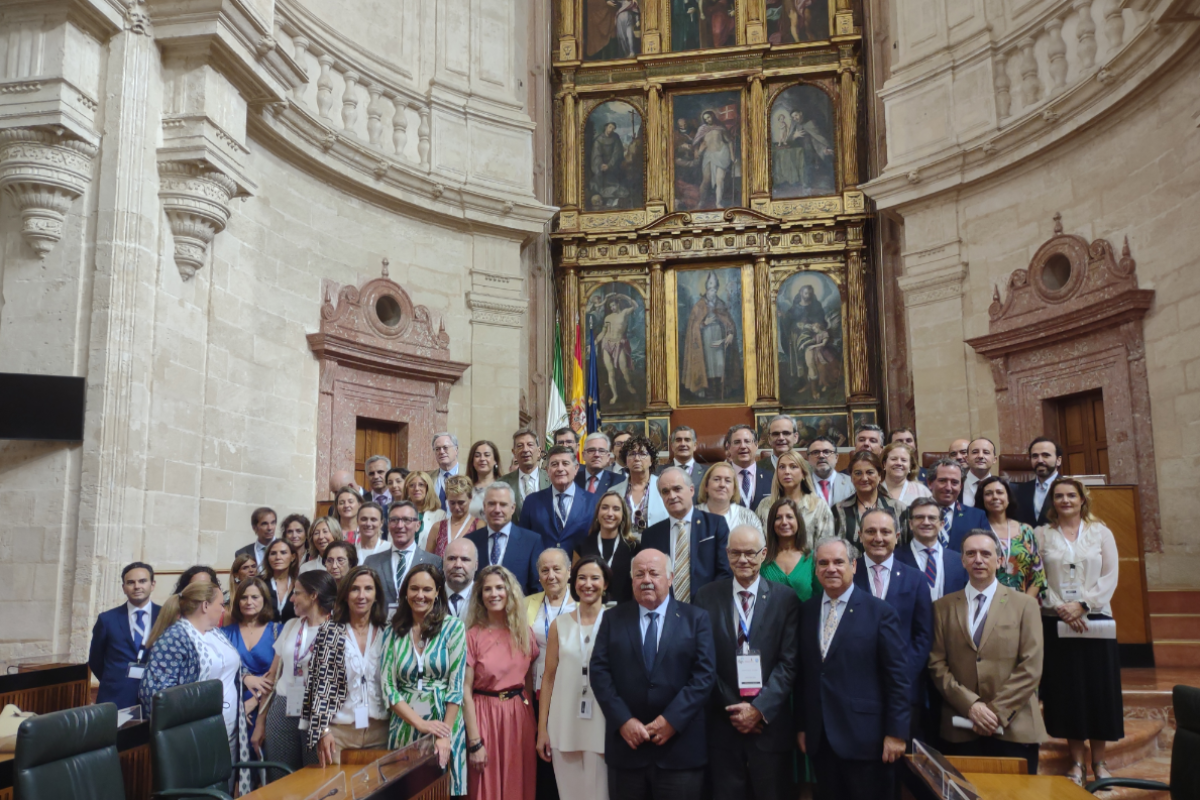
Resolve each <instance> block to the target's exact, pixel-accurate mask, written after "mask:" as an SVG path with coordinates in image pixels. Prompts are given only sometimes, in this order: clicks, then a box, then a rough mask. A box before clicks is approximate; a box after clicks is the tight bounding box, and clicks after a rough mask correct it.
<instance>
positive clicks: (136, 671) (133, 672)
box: [125, 648, 146, 681]
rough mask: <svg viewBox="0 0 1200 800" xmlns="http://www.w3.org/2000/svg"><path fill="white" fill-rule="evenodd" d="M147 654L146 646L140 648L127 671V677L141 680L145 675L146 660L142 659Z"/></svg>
mask: <svg viewBox="0 0 1200 800" xmlns="http://www.w3.org/2000/svg"><path fill="white" fill-rule="evenodd" d="M145 655H146V650H145V648H143V649H141V650H138V654H137V659H135V660H134V661H133V663H131V664H130V665H129V671H128V672H127V673H125V674H126V677H128V678H132V679H133V680H135V681H140V680H141V679H142V678H143V677H144V676H145V674H146V662H145V661H143V660H142V659H143V657H144V656H145Z"/></svg>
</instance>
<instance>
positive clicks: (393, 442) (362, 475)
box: [354, 417, 401, 489]
mask: <svg viewBox="0 0 1200 800" xmlns="http://www.w3.org/2000/svg"><path fill="white" fill-rule="evenodd" d="M400 427H401V426H400V423H399V422H383V421H382V420H377V419H366V418H365V417H359V418H358V419H357V421H356V425H355V431H354V482H355V483H357V484H358V485H359V486H361V487H363V488H364V489H368V488H370V484H368V483H367V459H368V458H370V457H371V456H387V457H388V458H389V459H391V461H392V466H396V465H398V464H399V463H400V461H401V458H400Z"/></svg>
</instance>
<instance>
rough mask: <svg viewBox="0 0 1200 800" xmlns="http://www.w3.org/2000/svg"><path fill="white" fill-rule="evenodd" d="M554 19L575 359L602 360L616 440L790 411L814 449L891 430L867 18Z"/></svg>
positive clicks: (565, 303)
mask: <svg viewBox="0 0 1200 800" xmlns="http://www.w3.org/2000/svg"><path fill="white" fill-rule="evenodd" d="M555 11H556V19H555V22H556V26H557V28H556V34H557V35H556V38H555V41H556V49H555V58H554V88H555V101H556V105H555V149H556V153H555V155H556V182H555V191H556V197H557V204H558V205H559V206H560V208H561V212H560V213H559V215H558V218H557V221H556V228H555V231H554V234H553V239H554V243H555V266H556V270H557V274H558V277H559V292H560V293H559V299H560V303H561V312H562V321H563V326H562V333H563V337H564V342H563V345H564V352H565V353H567V354H569V353H572V352H574V347H575V339H576V330H579V331H580V333H581V334H582V336H583V339H584V341H583V342H582V344H583V350H584V352H585V358H586V357H587V355H586V354H587V353H588V352H589V347H588V346H589V342H590V340H591V338H592V337H593V336H594V337H595V338H596V343H597V347H596V352H597V353H598V356H597V357H598V359H600V362H601V363H600V364H599V366H600V372H601V384H602V391H601V409H602V412H603V414H604V417H605V420H606V422H608V421H610V420H617V421H620V422H630V423H634V427H636V428H638V429H644V428H643V426H644V425H645V423H646V422H647V421H648V422H649V425H650V430H649V431H648V432H650V433H654V432H656V425H657V426H658V427H657V432H658V433H659V434H665V430H666V426H667V425H668V422H667V417H668V416H669V415H670V414H671V413H672V411H674V410H676V409H681V408H704V407H721V406H726V407H748V408H752V409H753V410H754V413H755V415H756V416H757V417H758V418H759V419H760V420H761V419H765V418H767V417H769V416H770V415H771V414H773V413H776V412H778V411H781V410H782V411H785V412H787V413H791V414H794V415H796V416H797V417H798V418H799V419H801V420H802V421H805V424H806V425H807V426H808V428H809V430H810V432H811V431H816V430H818V429H820V430H821V431H822V432H825V433H834V434H837V433H839V432H840V433H842V434H847V433H848V432H849V431H850V430H852V427H853V425H854V423H855V422H861V421H875V416H876V413H877V409H878V403H879V401H878V396H877V394H876V389H875V387H876V385H877V382H876V380H875V376H876V365H874V364H873V363H872V360H871V358H870V357H869V353H870V351H871V349H872V348H870V346H869V342H870V341H871V340H872V339H871V337H872V336H873V334H872V333H871V331H872V330H873V326H872V325H871V323H870V321H869V319H868V297H869V295H870V294H871V291H870V280H869V278H868V274H869V272H870V265H869V263H868V261H867V259H868V250H867V248H866V243H865V241H864V238H865V237H864V235H865V232H866V230H867V228H868V222H869V214H868V210H867V207H866V201H865V198H864V196H863V193H862V192H861V191H859V190H858V188H857V186H858V183H859V179H860V174H861V173H860V162H861V161H862V158H861V152H862V150H863V148H862V146H861V145H862V143H861V141H860V137H861V136H862V135H863V132H864V131H865V130H866V126H865V124H864V122H865V121H864V120H862V119H860V115H861V114H863V113H865V112H864V109H865V105H864V104H862V103H861V102H860V92H861V87H862V76H863V74H864V73H863V69H862V29H861V20H860V19H857V18H856V15H858V14H860V13H861V11H860V10H859V9H858V8H855V7H853V6H852V4H851V3H850V0H827V5H826V2H825V0H637V1H636V2H635V0H556V7H555ZM706 12H707V13H706ZM567 360H568V362H569V361H570V359H567ZM567 368H568V371H569V370H570V369H571V367H570V365H569V364H568V367H567ZM566 381H567V385H568V386H569V385H571V376H570V375H569V374H568V375H567V376H566ZM835 438H836V436H835Z"/></svg>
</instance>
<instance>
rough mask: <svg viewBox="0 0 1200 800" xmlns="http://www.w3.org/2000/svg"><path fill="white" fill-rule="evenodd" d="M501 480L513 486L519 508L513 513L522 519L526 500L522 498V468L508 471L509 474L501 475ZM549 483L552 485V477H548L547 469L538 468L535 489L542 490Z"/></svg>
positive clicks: (515, 516) (514, 496)
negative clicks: (522, 507) (522, 509)
mask: <svg viewBox="0 0 1200 800" xmlns="http://www.w3.org/2000/svg"><path fill="white" fill-rule="evenodd" d="M500 480H502V481H504V482H505V483H507V484H508V485H509V486H511V487H512V490H513V500H515V501H516V503H517V510H516V511H515V512H514V513H513V518H514V519H520V517H521V506H522V504H523V503H524V502H525V501H524V500H522V499H521V483H520V482H521V470H519V469H514V470H513V471H512V472H510V473H508V474H507V475H502V476H500ZM549 485H550V479H549V478H548V477H546V470H544V469H541V468H539V469H538V487H537V489H535V490H534V491H540V490H542V489H545V488H546V487H548V486H549Z"/></svg>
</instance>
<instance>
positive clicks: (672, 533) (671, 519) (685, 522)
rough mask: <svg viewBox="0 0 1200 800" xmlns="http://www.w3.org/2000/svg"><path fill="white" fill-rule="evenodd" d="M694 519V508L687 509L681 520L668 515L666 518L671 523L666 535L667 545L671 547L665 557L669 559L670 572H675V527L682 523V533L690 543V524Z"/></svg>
mask: <svg viewBox="0 0 1200 800" xmlns="http://www.w3.org/2000/svg"><path fill="white" fill-rule="evenodd" d="M695 517H696V508H695V507H694V506H693V507H692V508H690V509H688V512H687V514H685V515H684V517H683V519H675V518H674V517H672V516H670V515H668V516H667V521H668V522H670V523H671V530H670V533H669V534H668V536H669V537H670V542H669V544H670V545H671V552H669V553H667V555H668V556H670V557H671V571H672V572H674V571H675V535H676V534H675V526H676V525H678V524H679V523H681V522H682V523H683V527H684V531H685V532H686V533H687V536H688V541H691V535H692V522H693V520H694V519H695Z"/></svg>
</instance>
